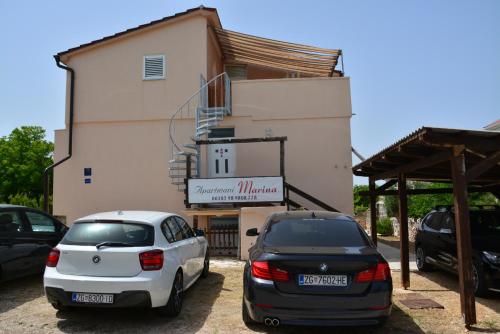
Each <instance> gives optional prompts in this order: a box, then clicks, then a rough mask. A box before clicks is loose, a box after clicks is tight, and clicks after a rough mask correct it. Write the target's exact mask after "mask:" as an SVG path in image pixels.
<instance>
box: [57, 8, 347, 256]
mask: <svg viewBox="0 0 500 334" xmlns="http://www.w3.org/2000/svg"><path fill="white" fill-rule="evenodd" d="M340 57H341V52H340V50H329V49H322V48H315V47H310V46H305V45H298V44H291V43H285V42H280V41H275V40H269V39H263V38H259V37H255V36H249V35H245V34H241V33H235V32H231V31H228V30H225V29H223V28H222V25H221V23H220V20H219V17H218V14H217V11H216V10H215V9H213V8H206V7H200V8H195V9H190V10H188V11H186V12H183V13H179V14H176V15H174V16H171V17H167V18H164V19H161V20H157V21H153V22H151V23H148V24H145V25H142V26H139V27H137V28H132V29H129V30H127V31H124V32H121V33H117V34H115V35H112V36H109V37H105V38H102V39H100V40H96V41H93V42H90V43H87V44H83V45H81V46H78V47H75V48H72V49H69V50H67V51H64V52H60V53H59V54H57V55H56V61H58V62H59V64H61V63H62V64H64V65H60V66H67V67H69V68H71V69H72V70H73V71H74V77H72V76H71V75H70V72H68V78H67V96H66V101H67V103H66V105H67V108H66V129H62V130H57V131H56V133H55V161H58V160H61V159H63V158H64V157H66V156H67V154H68V149H69V145H70V144H69V139H70V138H69V137H70V131H69V129H70V128H71V126H72V127H73V134H72V155H71V158H70V159H68V160H67V161H65V162H64V163H62V164H60V165H59V166H57V167H56V168H55V169H54V209H53V211H54V214H55V215H59V216H65V217H66V220H67V222H68V223H71V222H72V221H73V220H75V219H76V218H78V217H81V216H84V215H88V214H90V213H93V212H99V211H108V210H135V209H137V210H161V211H170V212H179V213H181V214H184V215H185V216H188V217H193V218H190V219H191V222H192V223H193V224H194V225H197V226H198V227H200V228H206V229H208V230H213V231H215V230H217V229H219V230H227V231H229V230H234V231H238V229H239V226H240V225H241V226H243V225H244V226H249V225H252V223H253V225H255V227H258V226H259V225H260V224H262V219H255V218H248V219H249V221H250V223H249V221H245V222H240V221H239V217H240V213H241V207H252V209H251V210H250V211H252V210H253V211H252V212H258V211H259V210H260V209H259V207H263V208H262V209H261V210H262V211H263V212H265V213H266V214H267V213H268V212H270V211H273V208H272V207H270V206H271V205H286V204H291V205H292V206H294V205H299V206H303V207H306V208H317V207H318V206H317V205H316V204H314V203H312V202H311V201H310V200H308V199H306V198H304V197H303V196H299V195H297V193H296V192H293V191H292V192H290V195H288V194H289V189H288V191H287V189H286V188H285V189H281V188H280V189H278V190H277V191H278V192H281V193H282V195H283V197H284V198H283V199H282V200H276V198H277V197H275V198H274V199H271V200H263V201H261V200H260V199H257V195H256V196H255V197H252V198H255V199H257V200H255V201H254V202H252V201H250V200H249V201H241V202H238V201H234V202H231V199H232V197H230V198H229V200H225V201H223V202H220V203H219V202H217V200H215V201H213V203H212V202H210V199H209V200H208V202H203V200H201V202H191V203H189V201H187V196H186V191H184V188H185V185H184V178H185V177H186V173H187V170H186V168H188V167H186V163H185V161H186V159H189V160H190V162H191V169H190V171H191V172H190V173H191V176H192V177H193V178H208V179H214V178H215V179H219V178H220V182H221V183H220V184H225V182H229V181H231V180H234V178H238V177H249V176H280V177H283V178H284V179H285V180H286V183H287V184H291V185H293V186H294V187H295V188H298V189H299V190H300V191H302V192H303V193H306V194H308V195H310V196H312V197H313V199H316V203H318V200H319V201H320V202H319V203H321V202H322V203H325V204H327V205H329V206H331V207H333V208H336V209H337V210H339V211H342V212H345V213H348V214H351V213H352V211H353V200H352V172H351V142H350V140H351V139H350V119H351V114H352V112H351V97H350V83H349V78H347V77H345V76H344V75H343V73H342V71H341V70H339V69H338V68H339V67H340V66H339V64H340V61H339V60H341V58H340ZM72 81H73V82H72ZM72 85H73V87H74V90H73V94H72V89H71V87H72ZM72 115H73V116H72ZM276 137H287V138H286V141H285V142H284V148H285V150H284V160H283V163H284V166H285V167H284V173H283V171H282V170H281V169H280V145H279V142H278V141H277V142H274V141H270V142H256V143H242V144H239V143H238V144H234V143H220V144H209V145H205V144H206V143H205V144H200V140H208V141H211V140H212V141H213V140H219V141H220V138H236V139H244V138H255V139H258V138H268V139H269V138H270V139H273V138H276ZM196 140H198V142H196ZM197 143H198V144H200V145H197ZM281 174H283V175H281ZM231 178H233V179H231ZM236 181H237V180H236ZM257 181H258V180H256V181H255V182H257ZM264 181H265V180H264ZM201 182H204V181H203V180H202V181H201ZM278 183H279V182H278ZM263 187H265V185H263ZM278 188H279V187H278ZM299 193H300V192H299ZM272 195H273V194H272ZM274 195H276V196H278V197H279V194H274ZM258 196H260V194H258ZM189 197H190V198H191V199H192V198H194V197H193V196H189ZM213 198H214V197H212V199H213ZM249 198H250V197H249ZM259 198H260V197H259ZM269 198H270V197H269ZM309 199H310V197H309ZM185 201H187V202H185ZM257 202H258V203H257ZM186 204H187V205H186ZM187 206H188V207H189V208H187ZM276 208H279V207H276ZM245 216H247V217H256V215H255V214H254V215H252V214H251V213H250V214H246V215H245ZM257 216H258V214H257ZM242 219H244V218H242ZM252 219H254V220H255V221H253V220H252ZM228 233H229V232H228ZM235 233H236V236H235V237H234V240H233V239H231V240H232V241H230V242H229V244H230V246H228V247H226V246H227V244H228V242H226V243H225V244H224V245H225V246H224V245H222V246H224V247H225V248H224V247H222V246H221V250H219V252H228V253H233V254H236V253H241V254H242V256H243V257H244V253H245V252H246V249H240V244H241V240H240V234H239V233H238V232H235ZM242 234H244V233H242ZM242 238H243V237H242ZM214 243H215V241H214ZM243 244H245V245H247V242H246V241H245V242H243ZM226 248H227V249H226ZM244 248H247V247H246V246H244ZM228 249H229V250H228ZM235 249H236V250H235Z"/></svg>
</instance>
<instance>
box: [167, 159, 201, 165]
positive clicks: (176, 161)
mask: <svg viewBox="0 0 500 334" xmlns="http://www.w3.org/2000/svg"><path fill="white" fill-rule="evenodd" d="M186 161H187V160H186V159H175V160H170V161H169V163H170V164H186ZM195 162H196V161H195V160H191V163H195Z"/></svg>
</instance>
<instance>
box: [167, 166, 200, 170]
mask: <svg viewBox="0 0 500 334" xmlns="http://www.w3.org/2000/svg"><path fill="white" fill-rule="evenodd" d="M195 168H196V166H193V165H191V169H195ZM168 170H186V167H185V166H184V167H168Z"/></svg>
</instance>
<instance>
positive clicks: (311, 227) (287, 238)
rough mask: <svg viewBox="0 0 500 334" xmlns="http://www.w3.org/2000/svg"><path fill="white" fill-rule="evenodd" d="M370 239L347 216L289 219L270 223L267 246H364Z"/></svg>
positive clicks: (265, 239) (265, 244)
mask: <svg viewBox="0 0 500 334" xmlns="http://www.w3.org/2000/svg"><path fill="white" fill-rule="evenodd" d="M368 245H369V243H368V240H367V239H366V237H365V236H364V235H363V234H362V232H361V230H360V228H359V226H358V224H357V223H356V222H355V221H352V220H348V219H316V218H311V219H289V220H280V221H275V222H271V223H270V224H269V226H268V228H267V231H266V234H265V236H264V246H273V247H276V246H278V247H364V246H368Z"/></svg>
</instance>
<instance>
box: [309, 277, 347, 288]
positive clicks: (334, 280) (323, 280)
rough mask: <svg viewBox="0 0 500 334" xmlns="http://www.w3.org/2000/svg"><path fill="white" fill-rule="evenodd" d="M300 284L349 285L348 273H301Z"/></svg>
mask: <svg viewBox="0 0 500 334" xmlns="http://www.w3.org/2000/svg"><path fill="white" fill-rule="evenodd" d="M299 285H310V286H311V285H312V286H347V275H299Z"/></svg>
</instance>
